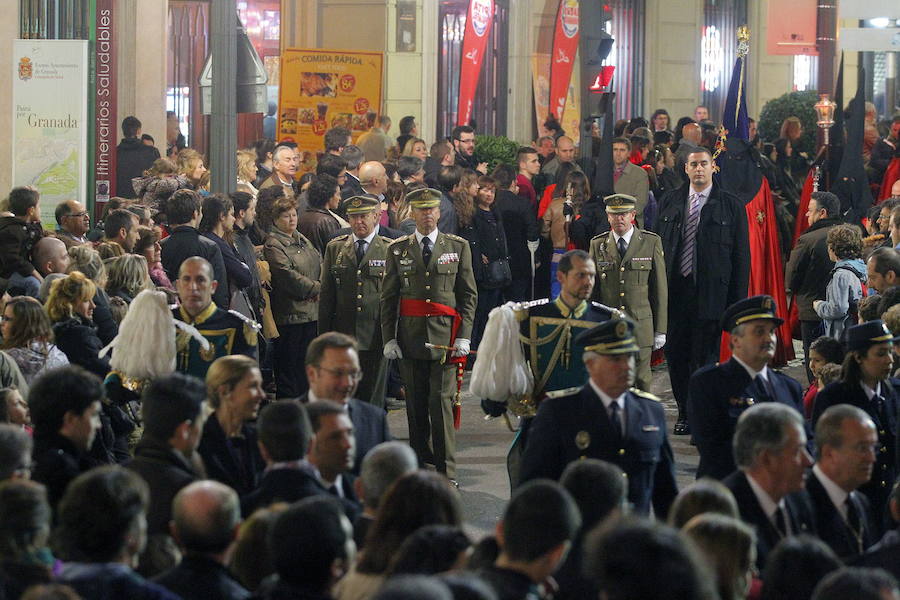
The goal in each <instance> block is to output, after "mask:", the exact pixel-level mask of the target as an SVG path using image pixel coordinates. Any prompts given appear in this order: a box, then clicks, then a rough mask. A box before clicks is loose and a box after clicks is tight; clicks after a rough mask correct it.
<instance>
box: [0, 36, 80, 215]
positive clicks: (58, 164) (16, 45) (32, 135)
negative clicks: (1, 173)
mask: <svg viewBox="0 0 900 600" xmlns="http://www.w3.org/2000/svg"><path fill="white" fill-rule="evenodd" d="M12 69H13V89H12V99H13V101H12V107H13V131H12V145H13V148H12V156H13V160H12V183H13V185H14V186H20V185H30V186H34V187H35V188H37V189H38V191H39V192H40V193H41V220H42V221H43V222H44V226H45V227H48V228H50V229H53V228H55V226H56V219H55V217H54V214H53V213H54V209H55V208H56V205H57V204H59V203H60V202H62V201H64V200H70V199H71V200H78V201H79V202H81V203H83V204H87V174H88V153H87V133H88V127H89V123H88V122H87V103H88V102H89V101H91V99H90V98H89V95H88V42H87V40H13V65H12Z"/></svg>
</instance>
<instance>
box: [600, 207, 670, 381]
mask: <svg viewBox="0 0 900 600" xmlns="http://www.w3.org/2000/svg"><path fill="white" fill-rule="evenodd" d="M604 201H605V202H606V217H607V219H609V226H610V231H608V232H606V233H603V234H601V235H598V236H596V237H594V239H592V240H591V258H593V259H594V263H595V264H596V265H597V281H596V283H595V284H594V296H593V297H594V299H595V300H598V301H600V302H602V303H603V304H606V305H607V306H613V307H616V308H618V309H619V310H621V311H623V312H624V313H625V314H627V315H628V316H629V317H631V318H632V319H633V320H634V322H635V326H636V329H635V336H636V337H637V341H638V346H640V347H641V352H640V357H639V358H638V364H637V376H636V379H635V386H637V387H638V388H640V389H642V390H644V391H645V392H649V391H650V381H651V375H650V354H651V352H652V351H653V350H658V349H660V348H662V347H663V346H664V345H665V343H666V321H667V319H668V297H669V292H668V284H667V283H666V262H665V260H664V259H663V250H662V240H661V239H660V237H659V236H658V235H656V234H655V233H650V232H649V231H644V230H642V229H638V228H637V227H635V226H634V225H633V222H634V218H635V215H636V214H637V212H636V210H635V200H634V198H632V197H631V196H628V195H627V194H613V195H612V196H607V197H606V198H604Z"/></svg>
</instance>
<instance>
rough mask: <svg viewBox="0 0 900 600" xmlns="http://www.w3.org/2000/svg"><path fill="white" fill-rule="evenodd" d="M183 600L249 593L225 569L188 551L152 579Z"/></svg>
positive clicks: (239, 599) (230, 598)
mask: <svg viewBox="0 0 900 600" xmlns="http://www.w3.org/2000/svg"><path fill="white" fill-rule="evenodd" d="M153 582H154V583H158V584H159V585H161V586H163V587H164V588H166V589H168V590H169V591H171V592H174V593H176V594H178V595H179V596H181V598H183V599H184V600H195V599H196V600H244V599H245V598H249V597H250V592H248V591H247V590H246V589H244V586H242V585H241V584H240V583H238V582H237V580H235V579H234V578H233V577H232V576H231V574H230V573H229V572H228V569H227V568H226V567H225V566H224V565H222V564H221V563H218V562H216V561H214V560H212V559H209V558H206V557H205V556H203V555H200V554H187V555H185V557H184V558H182V559H181V562H180V563H179V564H177V565H176V566H174V567H172V568H171V569H169V570H168V571H166V572H165V573H162V574H161V575H158V576H157V577H154V578H153Z"/></svg>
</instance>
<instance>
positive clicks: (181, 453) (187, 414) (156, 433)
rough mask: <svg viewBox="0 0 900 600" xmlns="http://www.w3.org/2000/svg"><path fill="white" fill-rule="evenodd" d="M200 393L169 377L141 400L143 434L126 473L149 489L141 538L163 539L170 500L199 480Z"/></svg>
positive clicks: (189, 382)
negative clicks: (140, 478)
mask: <svg viewBox="0 0 900 600" xmlns="http://www.w3.org/2000/svg"><path fill="white" fill-rule="evenodd" d="M204 400H206V387H205V386H204V385H203V382H201V381H200V380H199V379H197V378H195V377H189V376H187V375H182V374H181V373H172V374H171V375H167V376H165V377H160V378H158V379H155V380H153V381H151V382H150V383H149V384H148V385H147V387H146V389H145V390H144V391H143V393H142V394H141V417H142V419H143V423H144V433H143V435H142V436H141V441H139V442H138V444H137V446H136V447H135V449H134V459H133V460H132V461H131V462H129V463H128V464H127V465H126V467H127V468H129V469H131V470H132V471H134V472H135V473H137V474H138V475H140V476H141V477H142V478H143V479H144V481H146V482H147V485H148V486H149V488H150V503H149V505H148V507H147V533H148V534H149V535H150V536H153V535H168V534H169V521H171V520H172V500H173V499H174V498H175V494H177V493H178V492H179V491H180V490H181V489H182V488H183V487H185V486H186V485H188V484H189V483H191V482H193V481H195V480H197V479H199V475H198V472H199V471H198V468H197V465H198V462H199V456H197V455H196V454H195V451H196V450H197V445H198V444H199V443H200V434H201V432H202V426H203V423H202V417H201V412H202V409H203V401H204Z"/></svg>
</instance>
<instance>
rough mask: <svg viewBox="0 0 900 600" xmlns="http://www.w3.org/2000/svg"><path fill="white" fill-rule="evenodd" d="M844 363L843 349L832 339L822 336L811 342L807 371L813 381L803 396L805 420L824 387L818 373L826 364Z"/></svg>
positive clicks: (810, 413)
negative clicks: (811, 375)
mask: <svg viewBox="0 0 900 600" xmlns="http://www.w3.org/2000/svg"><path fill="white" fill-rule="evenodd" d="M843 362H844V347H843V345H842V344H841V343H840V342H839V341H837V340H836V339H834V338H833V337H828V336H825V335H823V336H822V337H820V338H816V339H815V340H813V343H812V344H810V346H809V370H810V371H812V374H813V380H812V381H811V382H810V384H809V388H807V390H806V393H805V394H803V412H804V413H805V414H806V418H807V419H808V418H810V416H811V415H812V409H813V403H814V402H815V398H816V394H817V393H818V391H819V390H821V389H822V388H823V387H825V386H824V385H823V384H821V382H820V379H819V371H820V370H821V369H822V367H823V366H825V365H828V364H836V365H840V364H841V363H843Z"/></svg>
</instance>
